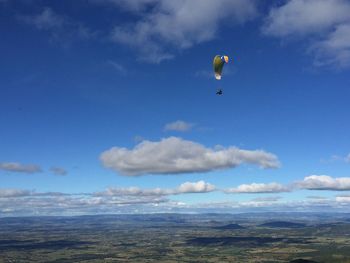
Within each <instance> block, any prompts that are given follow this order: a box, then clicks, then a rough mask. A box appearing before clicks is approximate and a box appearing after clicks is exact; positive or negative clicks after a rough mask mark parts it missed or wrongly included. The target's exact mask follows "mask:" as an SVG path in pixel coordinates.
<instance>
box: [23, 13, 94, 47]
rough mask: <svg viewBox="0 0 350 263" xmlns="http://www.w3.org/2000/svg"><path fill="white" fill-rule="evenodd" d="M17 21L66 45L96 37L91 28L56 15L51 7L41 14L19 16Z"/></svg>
mask: <svg viewBox="0 0 350 263" xmlns="http://www.w3.org/2000/svg"><path fill="white" fill-rule="evenodd" d="M17 19H18V20H19V21H21V22H23V23H24V24H27V25H30V26H33V27H34V28H36V29H37V30H40V31H46V32H49V33H50V37H51V40H52V41H55V42H60V43H62V44H64V45H67V44H69V43H71V42H72V41H73V40H76V39H90V38H93V37H95V36H96V32H92V31H91V30H90V29H89V28H87V27H86V26H84V25H83V24H82V23H80V22H76V21H73V20H72V19H71V18H69V17H66V16H64V15H59V14H57V13H55V12H54V11H53V10H52V9H51V8H50V7H45V8H44V9H43V11H42V12H41V13H38V14H30V15H28V14H26V15H23V14H22V15H18V16H17Z"/></svg>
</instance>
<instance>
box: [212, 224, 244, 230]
mask: <svg viewBox="0 0 350 263" xmlns="http://www.w3.org/2000/svg"><path fill="white" fill-rule="evenodd" d="M215 228H216V229H222V230H226V229H227V230H233V229H245V227H243V226H241V225H239V224H228V225H224V226H217V227H215Z"/></svg>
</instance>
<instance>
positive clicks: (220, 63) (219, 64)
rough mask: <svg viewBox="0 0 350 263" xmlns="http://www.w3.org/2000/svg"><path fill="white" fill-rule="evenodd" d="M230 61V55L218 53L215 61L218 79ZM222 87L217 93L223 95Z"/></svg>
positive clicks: (214, 66)
mask: <svg viewBox="0 0 350 263" xmlns="http://www.w3.org/2000/svg"><path fill="white" fill-rule="evenodd" d="M226 63H228V56H225V55H224V56H221V55H216V56H215V57H214V61H213V68H214V75H215V78H216V79H217V80H220V79H221V75H222V70H223V68H224V65H225V64H226ZM222 93H223V92H222V89H218V90H217V91H216V95H222Z"/></svg>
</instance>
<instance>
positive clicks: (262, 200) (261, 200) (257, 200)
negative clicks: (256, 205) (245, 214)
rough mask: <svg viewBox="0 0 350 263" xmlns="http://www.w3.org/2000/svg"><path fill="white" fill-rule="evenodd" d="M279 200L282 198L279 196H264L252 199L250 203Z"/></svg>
mask: <svg viewBox="0 0 350 263" xmlns="http://www.w3.org/2000/svg"><path fill="white" fill-rule="evenodd" d="M280 199H282V197H280V196H265V197H257V198H254V199H252V200H251V201H252V202H277V201H279V200H280Z"/></svg>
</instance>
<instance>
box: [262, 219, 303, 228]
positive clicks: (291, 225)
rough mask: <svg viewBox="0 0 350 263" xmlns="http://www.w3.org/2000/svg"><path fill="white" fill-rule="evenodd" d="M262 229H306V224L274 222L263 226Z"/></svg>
mask: <svg viewBox="0 0 350 263" xmlns="http://www.w3.org/2000/svg"><path fill="white" fill-rule="evenodd" d="M260 226H262V227H271V228H302V227H305V226H306V225H305V224H302V223H293V222H287V221H273V222H268V223H264V224H261V225H260Z"/></svg>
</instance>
